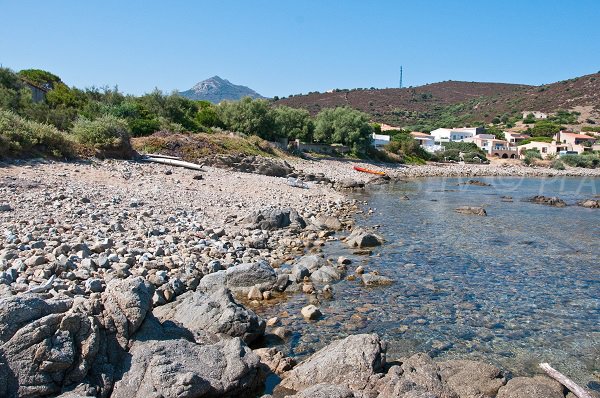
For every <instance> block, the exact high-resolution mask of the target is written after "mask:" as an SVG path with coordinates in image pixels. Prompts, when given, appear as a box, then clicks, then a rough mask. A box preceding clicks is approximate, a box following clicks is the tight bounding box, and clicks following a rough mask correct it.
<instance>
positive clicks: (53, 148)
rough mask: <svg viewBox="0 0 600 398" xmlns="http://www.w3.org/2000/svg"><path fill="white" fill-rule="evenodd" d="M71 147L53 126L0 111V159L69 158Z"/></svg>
mask: <svg viewBox="0 0 600 398" xmlns="http://www.w3.org/2000/svg"><path fill="white" fill-rule="evenodd" d="M73 153H74V151H73V145H72V142H71V141H70V140H69V138H68V137H67V136H66V135H65V134H63V133H61V132H60V131H58V130H57V129H56V128H55V127H54V126H50V125H48V124H43V123H38V122H34V121H30V120H27V119H24V118H22V117H21V116H19V115H17V114H15V113H13V112H11V111H4V110H0V157H34V156H52V157H71V156H72V155H73Z"/></svg>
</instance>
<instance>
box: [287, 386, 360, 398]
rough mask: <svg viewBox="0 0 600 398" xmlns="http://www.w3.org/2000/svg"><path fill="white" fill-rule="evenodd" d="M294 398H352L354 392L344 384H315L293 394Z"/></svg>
mask: <svg viewBox="0 0 600 398" xmlns="http://www.w3.org/2000/svg"><path fill="white" fill-rule="evenodd" d="M293 397H294V398H354V397H355V395H354V392H353V391H352V390H351V389H349V388H347V387H344V386H336V385H333V384H326V383H321V384H316V385H314V386H312V387H308V388H307V389H306V390H304V391H301V392H300V393H298V394H296V395H294V396H293Z"/></svg>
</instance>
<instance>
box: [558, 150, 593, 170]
mask: <svg viewBox="0 0 600 398" xmlns="http://www.w3.org/2000/svg"><path fill="white" fill-rule="evenodd" d="M560 160H561V161H563V162H564V163H566V164H568V165H569V166H572V167H584V168H586V169H595V168H596V167H598V166H600V154H598V153H597V152H589V153H588V152H584V153H583V154H581V155H563V156H561V157H560Z"/></svg>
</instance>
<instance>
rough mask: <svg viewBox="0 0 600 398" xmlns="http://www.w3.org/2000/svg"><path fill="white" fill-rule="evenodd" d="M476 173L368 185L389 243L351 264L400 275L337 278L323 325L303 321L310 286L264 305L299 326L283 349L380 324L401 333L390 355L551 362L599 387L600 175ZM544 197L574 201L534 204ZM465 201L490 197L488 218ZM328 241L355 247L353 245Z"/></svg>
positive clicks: (529, 369) (524, 368)
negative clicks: (372, 279) (372, 281)
mask: <svg viewBox="0 0 600 398" xmlns="http://www.w3.org/2000/svg"><path fill="white" fill-rule="evenodd" d="M467 180H468V179H458V178H446V179H442V178H429V179H419V180H411V181H408V182H401V183H395V184H393V185H387V186H380V187H376V188H374V189H370V190H368V191H366V192H364V193H360V194H357V195H356V198H357V199H359V200H361V201H366V202H367V203H368V205H367V207H371V208H373V210H374V213H373V214H372V215H371V216H369V217H367V216H365V217H364V218H359V220H358V222H359V223H360V224H363V225H367V226H374V225H379V226H380V227H379V232H380V233H381V234H382V235H383V236H384V237H385V238H386V243H385V245H384V246H382V247H381V248H377V249H375V250H374V253H373V255H372V256H369V257H365V256H352V258H353V260H354V263H353V264H352V265H351V266H350V270H353V269H354V267H356V266H357V265H359V264H364V265H365V267H366V268H367V270H377V271H379V273H380V274H382V275H385V276H389V277H391V278H393V279H394V281H395V282H394V284H393V285H391V286H388V287H380V288H365V287H363V286H361V284H360V283H359V282H357V281H345V280H344V281H341V282H339V283H337V284H335V285H333V288H334V293H335V298H334V300H331V301H326V300H323V301H322V302H321V309H322V311H323V313H324V317H323V319H321V320H319V321H316V322H306V321H304V320H302V319H301V316H300V308H301V307H302V306H303V305H306V304H307V297H306V296H305V295H303V294H296V295H293V296H291V297H290V298H289V300H287V301H285V302H281V303H280V304H277V305H275V306H271V307H267V308H260V309H258V310H257V312H258V313H260V314H261V315H263V316H272V315H281V314H282V313H283V314H284V315H285V312H284V311H287V312H288V313H289V316H287V317H285V316H284V317H282V320H283V323H284V324H285V325H287V327H288V328H290V329H292V330H294V331H295V333H294V335H293V336H292V338H291V340H289V341H288V342H286V343H284V344H283V345H282V346H281V347H280V348H283V349H284V350H285V351H287V353H288V354H291V355H295V356H297V357H299V358H302V357H303V356H306V355H308V354H310V353H312V352H314V351H315V350H317V349H319V348H321V347H323V346H324V345H326V344H327V343H328V342H330V341H331V340H332V339H336V338H339V337H344V336H346V335H348V334H355V333H366V332H377V333H379V334H380V335H381V336H382V337H383V338H384V339H385V340H387V341H389V342H390V348H389V351H388V357H389V359H390V360H394V359H398V358H401V357H403V356H407V355H410V354H412V353H415V352H420V351H422V352H427V353H429V354H430V355H432V356H434V357H437V358H466V359H481V360H485V361H488V362H491V363H493V364H495V365H498V366H500V367H502V368H504V369H506V370H509V371H512V373H513V374H514V375H530V374H533V373H537V372H538V371H539V370H538V369H537V366H538V364H539V363H540V362H550V363H551V364H552V365H553V366H554V367H555V368H557V369H559V370H560V371H561V372H563V373H565V374H567V375H569V376H571V377H573V378H574V379H575V380H576V381H577V382H579V383H580V384H582V385H588V387H592V388H594V389H599V388H598V387H599V386H600V384H599V382H600V380H599V379H598V378H597V377H595V376H594V373H595V372H596V373H597V372H600V209H586V208H582V207H579V206H576V205H575V204H576V202H577V201H579V200H582V199H591V198H595V199H599V198H600V196H599V195H600V179H585V178H543V179H541V178H535V179H534V178H477V180H479V181H484V182H487V183H489V184H491V186H489V187H481V186H473V185H464V184H463V183H465V182H466V181H467ZM405 195H406V196H408V198H409V200H404V199H402V197H403V196H405ZM533 195H546V196H559V197H560V198H562V199H564V200H565V201H567V203H568V204H569V205H570V206H568V207H566V208H555V207H549V206H544V205H540V204H533V203H529V202H526V201H524V199H526V198H528V197H531V196H533ZM503 196H511V197H512V199H513V200H512V202H511V201H506V199H504V200H503V198H502V197H503ZM462 205H471V206H484V207H485V209H486V210H487V213H488V216H487V217H480V216H470V215H464V214H459V213H456V212H454V209H455V208H456V207H458V206H462ZM359 217H360V216H359ZM327 250H328V255H330V256H336V255H338V254H344V255H347V254H348V251H347V249H346V248H344V246H343V245H342V244H341V243H337V244H332V245H330V246H329V248H328V249H327Z"/></svg>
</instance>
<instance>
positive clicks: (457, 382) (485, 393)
mask: <svg viewBox="0 0 600 398" xmlns="http://www.w3.org/2000/svg"><path fill="white" fill-rule="evenodd" d="M438 366H439V368H440V371H439V374H440V375H441V376H442V379H443V380H444V382H446V384H448V386H449V387H450V388H452V389H453V390H454V391H455V392H456V393H457V394H458V396H459V397H460V398H492V397H495V396H496V394H497V393H498V389H500V387H502V386H503V385H504V384H506V377H504V374H503V373H502V371H501V370H500V369H498V368H497V367H495V366H493V365H490V364H487V363H484V362H478V361H468V360H450V361H444V362H439V363H438Z"/></svg>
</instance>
